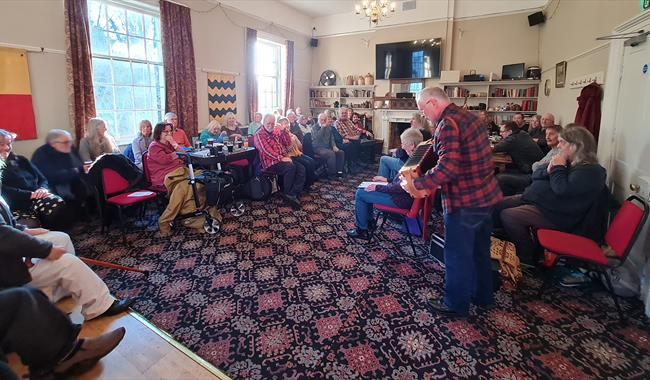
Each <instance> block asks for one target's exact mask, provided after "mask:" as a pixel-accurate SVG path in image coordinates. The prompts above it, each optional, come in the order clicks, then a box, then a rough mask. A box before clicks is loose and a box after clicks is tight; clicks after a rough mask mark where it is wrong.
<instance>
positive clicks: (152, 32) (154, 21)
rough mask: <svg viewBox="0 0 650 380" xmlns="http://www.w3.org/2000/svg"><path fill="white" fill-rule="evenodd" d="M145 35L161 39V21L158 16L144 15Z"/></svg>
mask: <svg viewBox="0 0 650 380" xmlns="http://www.w3.org/2000/svg"><path fill="white" fill-rule="evenodd" d="M144 31H145V37H147V38H149V39H154V40H159V41H160V21H159V20H158V17H153V16H150V15H144Z"/></svg>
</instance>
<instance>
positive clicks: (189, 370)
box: [9, 300, 228, 380]
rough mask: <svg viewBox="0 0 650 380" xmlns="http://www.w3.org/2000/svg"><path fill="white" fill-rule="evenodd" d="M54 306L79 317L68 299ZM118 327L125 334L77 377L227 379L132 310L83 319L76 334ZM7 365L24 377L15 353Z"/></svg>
mask: <svg viewBox="0 0 650 380" xmlns="http://www.w3.org/2000/svg"><path fill="white" fill-rule="evenodd" d="M58 306H59V307H60V308H61V309H62V310H64V311H65V312H71V314H70V319H71V320H72V321H73V322H75V323H80V322H81V321H82V320H83V318H82V317H81V314H80V313H79V311H78V308H75V307H74V304H73V303H72V301H71V300H65V301H63V302H61V303H59V305H58ZM71 309H72V310H71ZM122 326H124V327H125V328H126V335H125V336H124V340H122V342H121V343H120V345H119V346H117V348H116V349H115V350H113V352H111V353H110V354H109V355H108V356H106V357H104V358H103V359H102V360H101V361H100V362H99V363H98V364H97V365H96V366H95V367H94V368H93V369H92V370H90V371H89V372H86V373H84V374H83V375H82V376H80V377H78V379H80V380H96V379H106V380H108V379H110V380H121V379H124V380H127V379H128V380H132V379H169V380H172V379H210V380H214V379H228V377H227V376H226V375H225V374H223V373H222V372H220V371H219V370H218V369H216V368H215V367H213V366H211V365H210V364H208V363H206V362H204V361H203V360H202V359H200V358H198V357H196V356H194V355H193V354H192V353H191V352H190V351H189V350H187V348H185V347H182V346H181V345H180V344H179V343H177V342H175V341H173V339H171V337H169V336H168V335H167V334H165V333H164V332H162V331H160V330H158V329H156V328H155V327H154V326H153V325H151V324H149V323H148V322H147V321H146V320H145V319H144V318H143V317H142V316H140V315H139V314H136V313H135V312H131V313H123V314H120V315H117V316H114V317H105V318H97V319H95V320H92V321H88V322H85V323H84V324H83V327H82V329H81V333H80V337H82V338H83V337H94V336H98V335H100V334H102V333H105V332H107V331H110V330H113V329H116V328H118V327H122ZM188 354H189V356H188ZM191 356H194V357H191ZM9 365H10V366H11V368H12V369H13V370H14V372H16V374H18V375H19V377H21V378H26V377H27V373H28V371H27V368H26V367H25V366H24V365H22V363H20V359H19V358H18V356H16V355H15V354H11V355H9Z"/></svg>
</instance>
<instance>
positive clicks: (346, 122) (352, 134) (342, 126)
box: [336, 107, 361, 173]
mask: <svg viewBox="0 0 650 380" xmlns="http://www.w3.org/2000/svg"><path fill="white" fill-rule="evenodd" d="M351 114H352V111H351V110H350V109H349V108H347V107H341V110H340V111H339V119H338V120H336V130H337V131H338V133H339V134H340V135H341V138H342V139H343V140H342V147H341V149H343V151H344V152H345V161H346V162H347V166H348V170H349V171H350V172H351V173H353V172H354V170H355V167H356V166H357V165H359V151H360V149H361V145H360V140H361V131H359V130H358V129H357V127H356V126H355V125H354V123H353V122H352V120H350V115H351Z"/></svg>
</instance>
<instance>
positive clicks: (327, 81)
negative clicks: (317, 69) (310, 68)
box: [320, 70, 336, 86]
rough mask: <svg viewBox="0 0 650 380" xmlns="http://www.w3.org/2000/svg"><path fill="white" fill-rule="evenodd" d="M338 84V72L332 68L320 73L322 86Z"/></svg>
mask: <svg viewBox="0 0 650 380" xmlns="http://www.w3.org/2000/svg"><path fill="white" fill-rule="evenodd" d="M335 84H336V73H335V72H334V71H332V70H325V71H323V73H322V74H321V75H320V85H321V86H334V85H335Z"/></svg>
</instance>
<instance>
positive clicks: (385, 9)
mask: <svg viewBox="0 0 650 380" xmlns="http://www.w3.org/2000/svg"><path fill="white" fill-rule="evenodd" d="M354 10H355V12H356V14H361V11H362V10H363V13H364V14H365V15H366V17H368V22H369V23H373V24H375V25H377V24H378V23H379V20H381V19H382V18H387V17H390V16H389V12H390V13H394V12H395V2H392V3H389V2H388V0H373V1H368V0H363V1H362V2H361V4H357V5H355V6H354Z"/></svg>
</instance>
